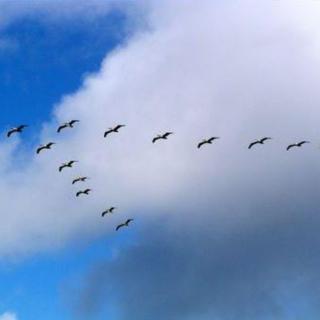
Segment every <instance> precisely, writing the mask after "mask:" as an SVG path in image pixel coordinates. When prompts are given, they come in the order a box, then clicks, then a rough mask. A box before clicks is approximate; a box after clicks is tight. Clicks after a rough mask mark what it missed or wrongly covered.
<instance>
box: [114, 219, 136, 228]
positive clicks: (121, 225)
mask: <svg viewBox="0 0 320 320" xmlns="http://www.w3.org/2000/svg"><path fill="white" fill-rule="evenodd" d="M131 221H133V219H128V220H127V221H126V222H125V223H121V224H119V225H118V226H117V227H116V231H118V230H119V229H120V228H122V227H129V223H130V222H131Z"/></svg>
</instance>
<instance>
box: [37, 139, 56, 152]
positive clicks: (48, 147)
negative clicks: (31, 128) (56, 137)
mask: <svg viewBox="0 0 320 320" xmlns="http://www.w3.org/2000/svg"><path fill="white" fill-rule="evenodd" d="M55 144H56V143H55V142H49V143H47V144H42V145H40V146H39V147H38V149H37V154H39V153H40V152H41V151H42V150H49V149H51V147H52V146H53V145H55Z"/></svg>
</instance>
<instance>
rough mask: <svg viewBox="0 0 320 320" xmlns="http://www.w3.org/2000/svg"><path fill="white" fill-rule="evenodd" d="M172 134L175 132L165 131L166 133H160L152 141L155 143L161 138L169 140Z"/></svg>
mask: <svg viewBox="0 0 320 320" xmlns="http://www.w3.org/2000/svg"><path fill="white" fill-rule="evenodd" d="M171 134H173V132H166V133H164V134H162V135H161V134H158V135H157V136H156V137H154V138H153V139H152V143H155V142H156V141H157V140H160V139H162V140H167V139H168V137H169V136H170V135H171Z"/></svg>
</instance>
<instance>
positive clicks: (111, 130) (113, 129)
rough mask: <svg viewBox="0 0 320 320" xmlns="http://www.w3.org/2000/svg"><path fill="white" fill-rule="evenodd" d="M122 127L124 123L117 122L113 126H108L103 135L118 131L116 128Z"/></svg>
mask: <svg viewBox="0 0 320 320" xmlns="http://www.w3.org/2000/svg"><path fill="white" fill-rule="evenodd" d="M123 127H125V125H124V124H118V125H117V126H115V127H114V128H109V129H108V130H107V131H105V133H104V135H103V136H104V137H105V138H106V137H107V135H108V134H109V133H112V132H119V131H118V130H119V129H121V128H123Z"/></svg>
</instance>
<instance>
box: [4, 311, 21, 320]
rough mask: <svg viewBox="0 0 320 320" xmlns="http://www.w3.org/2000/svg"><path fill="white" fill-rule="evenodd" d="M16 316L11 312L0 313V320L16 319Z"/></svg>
mask: <svg viewBox="0 0 320 320" xmlns="http://www.w3.org/2000/svg"><path fill="white" fill-rule="evenodd" d="M17 319H18V318H17V316H16V315H15V314H14V313H11V312H5V313H4V314H2V315H0V320H17Z"/></svg>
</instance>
